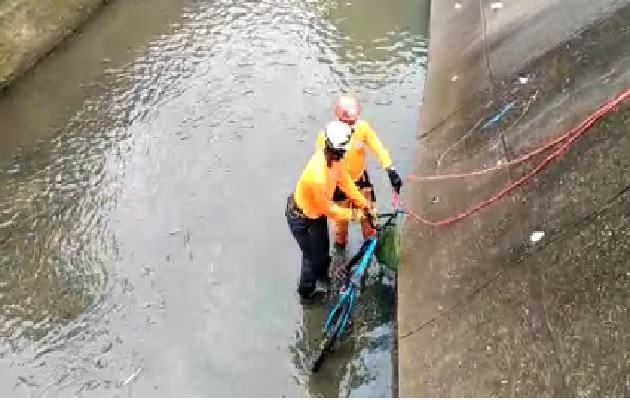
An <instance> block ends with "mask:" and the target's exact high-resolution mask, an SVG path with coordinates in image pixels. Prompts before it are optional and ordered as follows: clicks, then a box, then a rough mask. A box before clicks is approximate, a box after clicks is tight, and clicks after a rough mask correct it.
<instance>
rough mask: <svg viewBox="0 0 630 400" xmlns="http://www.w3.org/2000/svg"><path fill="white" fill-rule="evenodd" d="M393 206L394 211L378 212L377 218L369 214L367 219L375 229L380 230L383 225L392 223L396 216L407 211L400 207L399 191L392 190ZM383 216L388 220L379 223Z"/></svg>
mask: <svg viewBox="0 0 630 400" xmlns="http://www.w3.org/2000/svg"><path fill="white" fill-rule="evenodd" d="M392 206H394V211H393V212H389V213H383V214H378V215H377V216H376V218H374V216H373V215H369V214H368V215H367V221H368V223H369V224H370V226H371V227H372V228H373V229H376V230H377V231H378V230H380V229H382V228H383V227H385V226H387V225H390V224H391V223H392V221H393V220H394V218H395V217H396V216H398V215H399V214H404V213H405V211H404V210H403V209H402V208H401V207H400V199H399V198H398V193H396V192H395V191H394V192H392ZM381 218H387V221H385V223H382V224H381V223H378V220H379V219H381ZM375 220H376V221H375Z"/></svg>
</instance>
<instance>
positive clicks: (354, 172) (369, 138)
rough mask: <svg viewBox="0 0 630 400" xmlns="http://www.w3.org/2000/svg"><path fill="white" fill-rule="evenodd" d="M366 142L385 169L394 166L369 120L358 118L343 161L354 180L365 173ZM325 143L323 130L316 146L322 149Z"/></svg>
mask: <svg viewBox="0 0 630 400" xmlns="http://www.w3.org/2000/svg"><path fill="white" fill-rule="evenodd" d="M366 144H367V145H368V147H369V148H370V149H371V150H372V151H373V152H374V154H375V155H376V157H377V158H378V160H379V161H380V163H381V166H382V167H383V169H387V168H389V167H391V166H392V159H391V157H390V155H389V152H388V151H387V149H385V147H384V146H383V144H382V143H381V141H380V139H379V138H378V136H377V135H376V132H374V130H373V129H372V127H371V126H370V124H369V123H368V122H367V121H364V120H358V121H357V123H356V126H355V128H354V133H353V134H352V137H351V139H350V146H349V149H348V151H347V152H346V155H345V156H344V158H343V162H344V164H345V166H346V169H347V171H348V173H349V174H350V177H351V178H352V181H353V182H356V181H358V180H359V178H361V175H363V171H365V145H366ZM325 145H326V138H325V137H324V133H323V132H321V133H320V134H319V135H318V136H317V142H316V145H315V147H316V148H317V149H322V148H324V147H325Z"/></svg>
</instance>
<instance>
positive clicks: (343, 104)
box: [335, 96, 361, 126]
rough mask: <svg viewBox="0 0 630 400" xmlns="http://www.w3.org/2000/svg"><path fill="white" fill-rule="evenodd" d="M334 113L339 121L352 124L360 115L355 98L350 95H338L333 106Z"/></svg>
mask: <svg viewBox="0 0 630 400" xmlns="http://www.w3.org/2000/svg"><path fill="white" fill-rule="evenodd" d="M335 115H336V116H337V119H338V120H339V121H341V122H345V123H346V124H348V125H351V126H352V125H354V124H355V123H356V122H357V120H358V119H359V116H360V115H361V112H360V110H359V104H358V103H357V100H356V99H355V98H354V97H351V96H341V97H339V100H337V105H336V106H335Z"/></svg>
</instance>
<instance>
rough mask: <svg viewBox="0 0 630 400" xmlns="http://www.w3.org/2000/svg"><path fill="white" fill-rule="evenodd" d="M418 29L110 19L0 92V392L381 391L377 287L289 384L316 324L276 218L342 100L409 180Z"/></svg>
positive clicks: (178, 2)
mask: <svg viewBox="0 0 630 400" xmlns="http://www.w3.org/2000/svg"><path fill="white" fill-rule="evenodd" d="M427 16H428V5H427V4H425V3H424V2H417V1H412V0H395V1H385V0H366V1H363V2H360V3H359V2H343V1H342V2H333V1H303V0H300V1H295V2H282V1H277V0H265V1H256V2H253V1H238V2H237V1H233V0H232V1H228V0H223V1H185V0H152V1H151V2H149V1H148V0H138V1H134V2H133V3H132V2H114V4H111V5H110V6H108V7H107V8H106V9H105V10H104V11H103V12H102V14H101V15H99V16H98V17H97V18H96V19H95V20H94V22H92V23H91V24H90V25H89V26H88V27H87V28H86V29H85V31H84V32H82V33H81V35H79V36H77V37H75V38H73V39H71V40H70V41H68V43H66V44H65V45H64V46H63V47H62V48H61V49H60V50H59V51H57V52H56V53H55V54H54V55H53V56H52V57H50V58H49V59H47V60H45V61H44V62H42V63H41V64H40V65H38V66H37V67H36V68H35V69H34V70H33V71H32V73H30V74H29V75H28V76H27V77H26V78H25V79H24V80H23V81H21V82H20V83H18V84H17V85H15V86H14V87H12V88H11V90H9V91H8V92H7V93H6V94H5V95H4V97H3V98H2V99H0V132H2V134H1V135H0V183H1V184H0V307H1V308H2V313H1V314H0V376H2V378H1V379H0V394H1V395H13V396H26V395H29V396H37V395H48V396H53V395H67V396H73V395H90V396H99V395H100V396H119V395H132V396H155V395H158V396H257V397H259V396H281V395H286V396H322V395H324V396H336V395H341V396H388V395H390V394H391V385H392V371H393V368H392V362H391V350H392V348H393V345H394V338H393V335H392V327H393V316H394V315H393V310H392V308H391V306H389V304H390V302H389V301H388V300H391V299H388V298H387V297H386V296H383V292H382V290H381V289H382V288H381V286H379V285H377V284H374V285H371V286H370V287H369V288H368V290H367V292H366V295H365V296H364V297H363V299H362V300H364V301H363V302H362V304H363V306H362V308H361V310H360V312H361V316H362V317H361V318H360V319H359V321H358V323H357V325H358V326H357V334H356V335H355V336H354V337H353V339H352V340H351V343H350V344H349V346H347V347H345V348H344V349H342V350H341V351H340V352H339V353H338V354H336V355H335V357H333V358H332V359H331V361H330V363H327V366H326V368H325V370H324V371H323V372H322V373H321V374H320V375H319V376H317V377H315V378H311V377H309V375H308V374H307V372H306V371H305V370H304V367H303V365H304V360H305V359H306V357H307V355H308V354H309V352H310V350H311V348H312V343H314V341H316V340H317V338H318V334H319V330H320V328H321V324H322V322H323V313H324V310H315V311H306V312H304V311H303V310H302V308H301V307H300V306H299V305H298V304H297V301H296V295H295V283H296V279H297V273H298V262H299V261H298V260H299V254H298V249H297V246H296V245H295V244H294V242H293V239H292V238H291V236H290V234H289V232H288V229H287V227H286V223H285V221H284V215H283V211H284V209H283V207H284V201H285V198H286V194H287V193H288V192H289V191H290V190H291V189H292V185H293V184H294V182H295V180H296V179H297V177H298V176H299V173H300V171H301V168H302V167H303V165H304V163H305V162H306V160H307V159H308V157H309V155H310V153H311V152H312V149H313V146H314V138H315V135H316V133H317V132H318V130H319V129H321V127H322V126H323V125H324V124H325V123H326V122H327V120H328V119H330V118H331V117H332V110H331V109H332V104H333V102H334V99H335V97H336V96H337V95H339V94H340V93H341V92H342V91H346V90H351V91H353V92H355V93H357V95H358V96H359V98H360V100H361V101H362V104H363V114H364V116H365V118H367V119H368V120H369V121H371V122H372V124H373V125H374V127H375V128H376V130H377V131H378V132H379V134H380V135H381V137H382V139H383V141H384V142H385V143H386V144H387V145H388V146H389V147H390V149H391V151H392V153H393V155H394V157H395V160H396V163H397V165H398V167H399V169H400V170H401V171H403V172H404V171H405V170H407V169H408V168H409V167H410V160H411V146H412V144H413V138H414V133H415V126H416V118H417V107H418V103H419V99H420V96H421V91H422V83H423V80H424V71H425V62H426V23H427V21H426V19H427ZM371 166H372V169H375V168H376V164H375V163H374V162H373V160H371ZM372 176H373V178H374V180H375V181H376V185H377V190H379V193H383V194H382V195H380V196H379V193H377V197H379V201H381V203H382V205H381V207H387V203H386V201H385V200H387V199H386V196H385V195H384V193H386V190H387V178H386V175H385V174H384V173H378V172H377V171H376V170H374V172H372ZM353 233H354V237H355V238H356V237H357V236H358V235H357V233H358V231H357V230H356V229H355V230H353Z"/></svg>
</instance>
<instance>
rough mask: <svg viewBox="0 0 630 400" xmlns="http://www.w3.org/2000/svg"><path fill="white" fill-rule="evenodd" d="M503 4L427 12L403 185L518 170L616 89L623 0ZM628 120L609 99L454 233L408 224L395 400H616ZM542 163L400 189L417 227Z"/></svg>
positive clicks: (624, 59) (624, 44) (628, 77)
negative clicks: (410, 171)
mask: <svg viewBox="0 0 630 400" xmlns="http://www.w3.org/2000/svg"><path fill="white" fill-rule="evenodd" d="M502 5H503V7H502V8H499V9H496V10H495V9H493V7H492V6H491V2H490V1H488V2H485V1H481V0H480V1H479V2H477V1H470V2H461V4H460V5H459V6H456V2H455V1H450V0H449V1H447V0H444V1H442V0H440V1H434V2H432V6H431V29H430V44H429V46H430V47H429V68H428V75H427V80H426V84H425V93H424V101H423V105H422V109H421V115H420V126H419V134H418V137H419V144H418V162H417V167H416V170H415V171H414V172H415V174H416V175H433V174H446V173H453V172H462V171H474V170H480V169H484V168H489V167H493V166H496V165H499V164H501V163H505V162H507V161H509V160H512V159H515V157H517V156H519V155H521V154H524V153H526V152H527V151H529V150H532V149H534V148H537V147H539V146H541V145H542V144H544V143H546V142H548V141H549V140H551V139H552V138H555V137H558V136H560V135H561V134H562V133H564V132H565V131H567V130H569V129H571V128H572V127H574V126H575V125H577V124H578V123H579V122H580V121H581V120H583V119H584V118H585V117H586V116H587V115H588V114H589V113H591V112H592V111H594V110H595V109H596V108H598V107H599V106H600V105H602V104H603V103H605V102H606V101H607V100H609V99H611V98H613V97H614V96H616V95H617V94H618V93H619V92H621V91H623V90H625V89H627V88H628V87H630V30H628V29H627V21H629V20H630V1H615V0H602V1H597V2H594V1H591V0H564V1H562V0H553V1H548V0H511V1H506V2H504V3H502ZM510 104H511V105H512V107H511V108H510V107H507V109H508V111H507V112H506V113H505V114H504V116H503V117H501V118H499V119H498V121H497V122H496V123H495V124H491V123H489V124H487V125H488V126H487V127H484V126H485V125H486V123H487V121H489V120H491V119H492V117H493V116H494V115H497V113H499V112H500V111H501V110H502V109H504V107H506V105H510ZM629 119H630V105H629V104H626V103H624V104H622V105H620V106H619V107H618V108H617V110H616V111H615V112H613V113H612V114H611V115H609V116H607V117H606V118H604V119H603V120H602V121H600V122H598V123H597V124H596V125H595V126H594V127H593V128H592V129H590V130H589V131H588V133H587V134H586V135H585V136H584V137H582V138H580V139H579V140H577V142H576V143H575V144H574V145H572V146H571V147H570V148H569V149H568V150H567V151H566V152H565V153H564V155H563V156H562V157H561V158H560V159H559V160H558V161H555V162H553V163H551V165H550V166H549V167H548V168H546V169H545V170H543V171H542V172H541V173H539V174H537V175H536V177H535V178H534V179H532V180H531V181H528V182H527V184H526V185H523V186H521V187H519V188H518V189H516V190H515V191H513V192H512V193H511V194H510V195H509V196H507V197H505V198H503V199H502V200H500V201H498V202H496V203H494V204H492V205H490V206H489V207H487V208H484V209H483V210H481V211H479V212H477V213H475V214H473V215H472V216H470V217H468V218H465V219H463V220H461V221H459V222H457V223H454V224H450V225H446V226H437V227H429V226H427V225H425V224H423V223H420V222H417V221H415V220H414V219H413V218H410V220H409V222H408V224H407V235H406V241H405V244H404V247H405V248H404V263H403V265H402V268H401V273H400V276H399V300H398V322H399V326H398V335H399V354H398V360H399V371H398V377H399V395H400V396H401V397H434V396H453V397H469V396H481V397H495V396H501V397H507V396H510V397H514V396H531V397H539V396H545V397H548V396H554V397H555V396H562V397H574V396H580V397H584V396H588V397H607V396H615V397H622V396H623V397H625V396H628V395H630V373H629V369H628V365H630V311H629V309H630V295H629V294H628V293H630V292H629V289H630V273H629V272H628V271H630V245H628V243H630V212H629V211H628V210H630V174H628V172H627V171H628V170H629V169H630V157H628V155H629V154H630V135H629V134H628V120H629ZM550 153H551V152H546V153H544V154H542V155H539V156H537V157H534V158H532V159H531V160H529V161H528V162H525V163H523V164H520V165H514V166H512V167H510V168H506V169H502V170H500V171H498V172H495V173H492V174H486V175H483V176H477V177H469V178H465V179H454V180H447V181H437V182H411V181H408V184H407V186H406V193H405V196H406V197H407V202H408V204H410V205H411V208H412V209H413V211H415V212H416V213H418V214H420V215H422V216H424V217H425V218H427V219H429V220H434V221H436V220H440V219H443V218H447V217H449V216H452V215H456V214H458V213H460V212H461V211H463V210H466V209H468V208H470V207H472V206H474V205H475V204H477V203H479V202H481V201H483V200H485V199H487V198H489V197H491V196H492V195H494V194H495V193H497V192H498V191H499V190H501V189H502V188H503V187H505V186H506V185H509V184H510V183H511V182H515V181H517V180H518V179H519V178H520V177H522V176H523V175H525V174H527V173H528V172H529V171H531V170H532V169H534V168H535V167H536V166H537V165H538V164H539V163H540V162H541V161H542V160H544V159H545V158H546V157H547V156H548V155H549V154H550ZM534 233H535V234H534ZM541 236H542V237H541Z"/></svg>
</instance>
